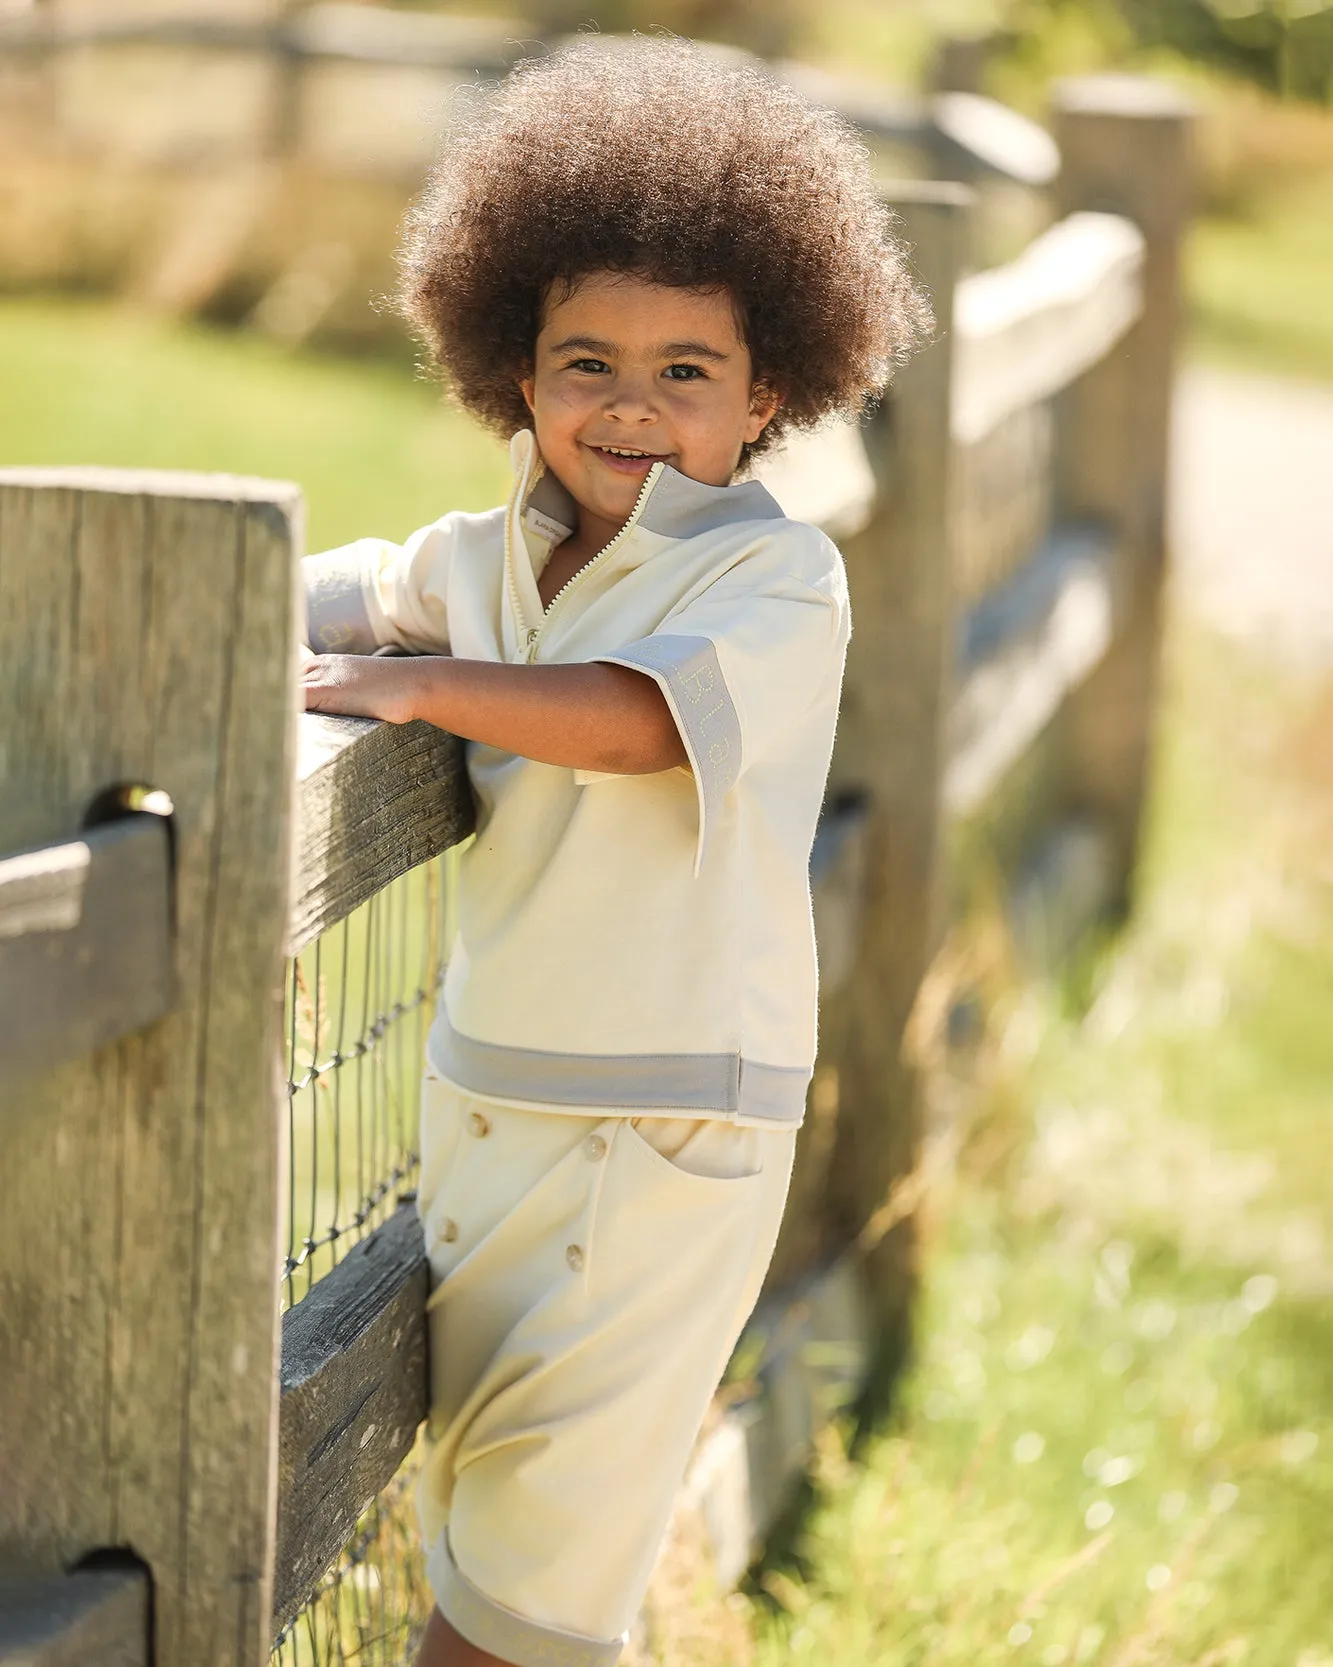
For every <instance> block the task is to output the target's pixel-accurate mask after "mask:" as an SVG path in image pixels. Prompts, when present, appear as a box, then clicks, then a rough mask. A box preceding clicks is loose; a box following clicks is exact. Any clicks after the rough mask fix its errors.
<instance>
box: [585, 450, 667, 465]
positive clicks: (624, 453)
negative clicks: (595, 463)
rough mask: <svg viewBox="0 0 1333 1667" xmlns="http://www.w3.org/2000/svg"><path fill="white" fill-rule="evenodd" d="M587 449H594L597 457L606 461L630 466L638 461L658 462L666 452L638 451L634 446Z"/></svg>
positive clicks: (664, 456)
mask: <svg viewBox="0 0 1333 1667" xmlns="http://www.w3.org/2000/svg"><path fill="white" fill-rule="evenodd" d="M588 449H589V450H590V451H595V452H596V453H597V455H598V456H599V457H603V458H605V459H606V461H607V462H608V463H613V464H628V465H631V466H633V465H634V464H638V463H648V464H653V463H660V462H662V461H663V460H664V459H665V458H666V456H667V453H666V452H660V451H640V450H638V448H637V447H635V446H590V447H589V448H588Z"/></svg>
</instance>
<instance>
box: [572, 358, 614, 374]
mask: <svg viewBox="0 0 1333 1667" xmlns="http://www.w3.org/2000/svg"><path fill="white" fill-rule="evenodd" d="M606 368H607V366H606V362H605V360H603V359H571V360H570V361H569V363H568V364H567V365H566V366H565V369H566V370H582V371H586V372H587V373H588V374H589V375H590V376H600V375H601V373H602V372H603V371H604V370H605V369H606Z"/></svg>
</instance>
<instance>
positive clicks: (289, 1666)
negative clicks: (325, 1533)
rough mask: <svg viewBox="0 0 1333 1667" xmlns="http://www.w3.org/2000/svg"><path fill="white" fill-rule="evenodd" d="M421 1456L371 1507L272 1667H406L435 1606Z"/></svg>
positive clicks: (284, 1635) (287, 1632) (281, 1643)
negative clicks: (419, 1485)
mask: <svg viewBox="0 0 1333 1667" xmlns="http://www.w3.org/2000/svg"><path fill="white" fill-rule="evenodd" d="M416 1472H417V1465H416V1463H415V1455H414V1457H413V1458H412V1459H409V1460H408V1461H407V1463H406V1464H404V1465H403V1467H402V1469H401V1470H400V1471H399V1472H398V1474H397V1476H395V1477H394V1479H393V1481H392V1482H391V1483H390V1484H389V1486H388V1487H387V1488H385V1489H384V1491H383V1492H382V1493H381V1494H380V1495H379V1496H378V1498H376V1499H375V1500H373V1501H372V1502H371V1504H370V1506H369V1507H368V1509H367V1510H366V1511H365V1512H364V1513H363V1514H362V1517H361V1520H360V1522H358V1523H357V1526H356V1532H355V1533H354V1534H353V1536H352V1538H351V1539H350V1540H349V1541H348V1542H347V1544H346V1545H345V1546H344V1547H343V1550H342V1553H341V1555H340V1556H339V1558H338V1560H337V1562H336V1563H335V1564H334V1565H333V1567H332V1568H331V1569H329V1571H328V1572H327V1573H326V1574H325V1575H324V1577H323V1579H322V1580H321V1581H320V1582H319V1585H318V1586H316V1588H315V1590H314V1591H313V1592H312V1593H311V1594H310V1597H309V1599H308V1600H307V1602H306V1603H305V1605H304V1606H303V1608H302V1609H301V1610H300V1611H299V1613H298V1614H296V1615H295V1616H293V1618H292V1620H291V1622H290V1623H289V1624H288V1625H287V1626H286V1627H284V1628H283V1631H282V1632H281V1634H280V1635H279V1637H278V1639H277V1641H276V1642H275V1644H274V1646H273V1654H272V1656H271V1658H270V1667H333V1664H335V1663H336V1664H338V1667H342V1664H343V1663H347V1664H348V1667H351V1664H352V1663H355V1664H356V1667H407V1664H408V1663H410V1662H411V1660H412V1658H413V1657H414V1655H415V1654H416V1649H417V1645H418V1643H419V1642H420V1638H421V1630H422V1628H423V1626H424V1625H425V1621H426V1616H427V1615H428V1614H429V1613H430V1608H431V1603H432V1601H433V1600H432V1598H431V1596H430V1592H429V1588H428V1587H427V1585H426V1574H425V1563H424V1560H423V1558H422V1555H421V1548H420V1545H419V1544H418V1541H417V1531H416V1512H415V1509H414V1507H413V1497H412V1496H413V1489H414V1486H415V1482H416Z"/></svg>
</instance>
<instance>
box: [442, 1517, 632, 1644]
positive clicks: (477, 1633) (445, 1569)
mask: <svg viewBox="0 0 1333 1667" xmlns="http://www.w3.org/2000/svg"><path fill="white" fill-rule="evenodd" d="M426 1578H427V1580H428V1581H429V1583H430V1588H431V1591H432V1593H433V1594H434V1597H435V1602H436V1604H437V1605H438V1606H439V1610H440V1613H441V1614H442V1615H443V1616H444V1618H445V1620H446V1621H448V1623H449V1625H450V1626H451V1627H453V1629H454V1631H455V1632H457V1633H461V1634H462V1636H463V1637H464V1638H466V1639H467V1641H468V1643H469V1644H473V1645H475V1646H476V1648H477V1649H479V1650H489V1652H490V1653H491V1654H492V1655H497V1656H499V1657H500V1659H501V1660H502V1661H509V1662H512V1663H513V1667H615V1664H616V1662H617V1661H619V1659H620V1655H621V1652H622V1651H623V1650H624V1648H625V1643H626V1639H625V1638H624V1637H620V1638H585V1637H582V1636H581V1635H580V1634H579V1633H577V1632H564V1631H562V1630H561V1629H560V1628H559V1627H552V1626H542V1625H541V1624H540V1623H539V1622H537V1621H529V1620H527V1619H526V1618H525V1617H524V1616H522V1615H519V1614H516V1613H515V1611H514V1610H512V1609H507V1608H506V1607H505V1605H504V1604H502V1603H497V1602H496V1601H495V1599H494V1598H488V1597H487V1596H486V1594H485V1593H484V1592H480V1591H478V1590H477V1588H476V1587H475V1586H474V1585H473V1584H472V1582H471V1581H470V1580H469V1579H468V1577H467V1576H466V1575H465V1574H464V1573H463V1572H462V1570H461V1569H460V1568H459V1567H458V1564H457V1563H455V1562H454V1558H453V1553H452V1551H450V1549H449V1536H448V1534H447V1533H444V1534H441V1535H440V1537H439V1539H438V1540H437V1541H436V1542H435V1545H434V1547H433V1548H432V1550H431V1553H430V1556H429V1557H428V1558H427V1559H426Z"/></svg>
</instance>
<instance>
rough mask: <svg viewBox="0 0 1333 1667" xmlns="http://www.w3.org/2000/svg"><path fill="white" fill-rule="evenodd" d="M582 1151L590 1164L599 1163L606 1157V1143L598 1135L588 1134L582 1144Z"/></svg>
mask: <svg viewBox="0 0 1333 1667" xmlns="http://www.w3.org/2000/svg"><path fill="white" fill-rule="evenodd" d="M583 1150H584V1151H585V1152H586V1153H587V1154H588V1161H589V1162H590V1163H600V1162H601V1160H602V1159H603V1158H604V1157H605V1156H606V1142H605V1141H604V1140H603V1139H602V1137H601V1135H599V1134H590V1135H589V1136H588V1138H587V1139H586V1140H585V1141H584V1142H583Z"/></svg>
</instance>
